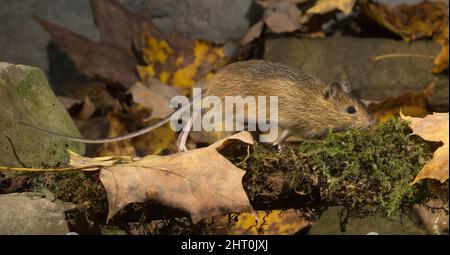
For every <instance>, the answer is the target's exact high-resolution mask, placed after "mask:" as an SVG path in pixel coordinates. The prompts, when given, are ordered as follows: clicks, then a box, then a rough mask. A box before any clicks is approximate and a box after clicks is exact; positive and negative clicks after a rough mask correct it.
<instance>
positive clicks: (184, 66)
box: [138, 35, 228, 95]
mask: <svg viewBox="0 0 450 255" xmlns="http://www.w3.org/2000/svg"><path fill="white" fill-rule="evenodd" d="M178 37H179V40H181V41H184V42H185V43H184V44H183V45H182V46H178V47H174V46H173V44H174V43H170V42H171V40H169V39H170V38H167V39H162V40H158V39H157V38H154V37H152V36H151V35H148V36H146V37H145V40H144V48H143V55H144V60H145V62H146V65H142V66H139V67H138V71H139V75H140V77H141V80H143V81H148V80H151V79H157V80H159V81H161V82H162V83H165V84H169V85H171V86H174V87H178V88H181V89H182V92H183V93H184V94H185V95H189V93H190V92H191V88H192V86H193V85H194V84H195V83H197V82H198V81H201V80H207V79H209V78H210V77H211V75H212V73H214V72H215V71H216V70H217V69H219V68H220V67H222V66H223V65H225V64H226V63H227V61H228V59H227V57H226V56H225V52H224V49H223V47H219V46H214V45H213V44H211V43H208V42H205V41H200V40H192V39H189V38H187V37H183V36H178Z"/></svg>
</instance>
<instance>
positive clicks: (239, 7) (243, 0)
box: [118, 0, 253, 44]
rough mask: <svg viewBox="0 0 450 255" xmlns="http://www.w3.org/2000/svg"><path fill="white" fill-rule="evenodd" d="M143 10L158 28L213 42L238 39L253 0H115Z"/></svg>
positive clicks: (245, 28) (247, 23)
mask: <svg viewBox="0 0 450 255" xmlns="http://www.w3.org/2000/svg"><path fill="white" fill-rule="evenodd" d="M118 2H120V3H122V4H123V5H124V6H127V7H128V8H129V9H130V10H134V11H137V12H142V13H147V15H148V16H150V17H152V18H153V21H154V22H155V24H156V25H157V26H158V27H160V28H161V30H162V31H170V29H171V28H176V29H177V30H178V31H181V32H183V33H185V34H187V35H189V36H192V37H194V38H200V39H204V40H208V41H212V42H214V43H220V44H221V43H225V42H227V41H236V40H239V39H240V38H241V37H242V36H243V35H244V34H245V32H247V29H248V28H249V26H250V20H249V19H252V15H253V14H252V13H251V12H252V10H253V9H252V6H253V5H252V3H253V0H214V1H211V0H190V1H179V0H140V1H135V0H118Z"/></svg>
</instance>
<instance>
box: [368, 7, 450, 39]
mask: <svg viewBox="0 0 450 255" xmlns="http://www.w3.org/2000/svg"><path fill="white" fill-rule="evenodd" d="M362 9H363V11H364V12H365V13H366V14H367V15H368V16H369V17H370V18H372V19H373V20H374V21H376V22H377V23H379V24H380V25H382V26H384V27H386V28H387V29H389V30H391V31H392V32H394V33H396V34H398V35H400V36H402V37H403V38H404V39H405V40H406V41H410V40H416V39H420V38H424V37H432V36H433V35H437V34H439V33H440V32H441V31H442V30H443V29H445V27H446V26H448V7H447V6H446V5H445V3H442V2H439V1H433V2H430V1H423V2H420V3H417V4H415V5H408V4H401V5H398V6H395V7H392V6H390V5H385V4H382V3H375V2H372V1H365V2H364V4H363V5H362Z"/></svg>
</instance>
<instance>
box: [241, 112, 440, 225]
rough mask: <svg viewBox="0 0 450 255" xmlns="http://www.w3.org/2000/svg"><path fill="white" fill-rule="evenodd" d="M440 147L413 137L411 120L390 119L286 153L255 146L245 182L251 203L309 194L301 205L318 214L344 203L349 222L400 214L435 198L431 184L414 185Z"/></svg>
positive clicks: (311, 142)
mask: <svg viewBox="0 0 450 255" xmlns="http://www.w3.org/2000/svg"><path fill="white" fill-rule="evenodd" d="M437 145H438V144H436V143H429V142H425V141H423V140H422V139H420V138H419V137H417V136H412V135H411V130H410V128H409V126H408V123H407V122H405V121H403V120H399V119H390V120H389V121H388V122H387V123H385V124H380V125H377V126H376V127H374V128H373V129H371V130H348V131H345V132H341V133H329V134H328V135H327V136H326V137H324V138H323V139H317V140H307V141H304V142H302V143H301V144H300V145H299V146H298V147H293V148H284V149H283V151H282V152H278V151H274V150H271V149H267V148H265V147H263V146H256V147H255V148H254V151H253V153H252V155H251V157H250V158H249V159H248V160H247V161H246V164H245V165H244V168H245V170H247V174H246V176H245V178H244V186H245V188H246V190H247V194H248V195H249V197H250V200H252V201H262V202H263V201H267V200H274V199H275V200H277V199H278V200H280V199H283V198H284V199H285V200H286V199H287V200H289V199H290V201H291V202H292V201H294V200H295V199H299V200H301V199H300V198H303V199H305V198H306V202H305V201H303V202H302V204H301V205H300V206H301V207H302V206H303V209H305V211H308V212H311V211H310V210H307V209H311V210H316V211H315V212H314V213H313V214H314V215H315V216H317V215H320V212H322V211H323V210H325V209H326V205H332V204H334V205H342V206H344V208H345V209H344V211H343V219H344V221H345V219H346V218H348V217H367V216H369V215H374V214H381V215H385V216H389V215H401V214H402V213H404V212H405V210H409V209H410V208H411V206H412V205H413V204H416V203H421V202H423V201H424V200H425V199H427V198H430V197H432V196H433V194H431V192H430V191H428V189H427V187H426V183H418V184H416V185H411V183H412V181H413V180H414V177H415V176H416V175H417V173H418V172H419V171H420V169H421V168H422V167H423V165H424V164H425V162H426V161H427V160H429V159H430V158H431V156H432V153H433V151H434V149H435V148H436V147H437ZM280 183H281V184H280ZM289 194H291V195H289ZM292 194H294V195H292ZM295 194H300V195H297V196H295ZM308 197H309V199H308ZM308 200H309V202H308ZM313 202H314V203H313ZM288 204H289V201H288ZM324 205H325V206H324ZM256 206H257V205H256ZM287 206H289V205H287ZM314 206H318V208H317V207H316V208H313V207H314Z"/></svg>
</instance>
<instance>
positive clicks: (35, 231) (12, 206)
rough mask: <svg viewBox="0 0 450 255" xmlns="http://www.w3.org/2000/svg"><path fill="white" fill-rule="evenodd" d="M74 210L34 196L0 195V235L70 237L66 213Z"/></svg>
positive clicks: (23, 194) (25, 194) (29, 194)
mask: <svg viewBox="0 0 450 255" xmlns="http://www.w3.org/2000/svg"><path fill="white" fill-rule="evenodd" d="M73 208H74V205H72V204H70V203H65V202H62V201H58V200H56V201H54V202H52V201H50V200H48V199H46V198H45V197H43V196H42V195H39V194H34V193H14V194H7V195H0V235H67V233H69V232H70V224H69V223H68V222H67V221H66V216H65V211H67V210H70V209H73Z"/></svg>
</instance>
